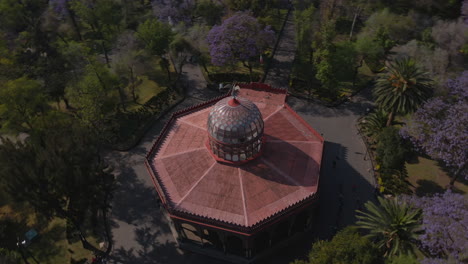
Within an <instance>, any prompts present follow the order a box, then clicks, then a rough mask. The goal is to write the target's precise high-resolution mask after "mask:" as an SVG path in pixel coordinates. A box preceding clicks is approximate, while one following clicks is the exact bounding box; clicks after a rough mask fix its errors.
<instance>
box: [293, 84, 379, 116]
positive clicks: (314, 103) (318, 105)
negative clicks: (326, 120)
mask: <svg viewBox="0 0 468 264" xmlns="http://www.w3.org/2000/svg"><path fill="white" fill-rule="evenodd" d="M369 91H370V89H369V88H366V89H364V90H362V91H361V92H359V93H358V94H356V95H354V96H353V97H352V98H351V99H350V100H351V101H347V102H343V103H342V104H340V105H338V106H336V107H331V106H325V105H324V103H323V102H321V101H318V100H316V99H310V100H303V99H299V98H296V97H293V96H288V98H287V103H288V104H289V105H290V106H291V107H292V108H293V109H294V110H296V111H297V112H303V113H307V115H310V116H318V117H343V116H350V115H358V116H362V115H365V114H366V113H367V109H372V108H374V105H373V103H372V101H371V95H370V94H369Z"/></svg>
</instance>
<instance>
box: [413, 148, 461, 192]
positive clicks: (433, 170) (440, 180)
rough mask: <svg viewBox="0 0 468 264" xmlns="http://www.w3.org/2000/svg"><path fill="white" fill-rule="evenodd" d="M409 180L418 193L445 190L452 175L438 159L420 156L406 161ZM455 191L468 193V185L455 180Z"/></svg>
mask: <svg viewBox="0 0 468 264" xmlns="http://www.w3.org/2000/svg"><path fill="white" fill-rule="evenodd" d="M406 170H407V171H408V180H409V182H410V183H411V184H412V185H413V186H414V187H412V189H413V191H414V192H415V193H416V194H417V195H424V194H426V195H427V194H433V193H438V192H443V191H444V190H445V189H446V186H447V185H448V184H449V182H450V177H449V176H448V175H447V173H446V172H445V171H444V170H443V169H442V168H441V167H440V166H439V165H438V163H437V161H434V160H430V159H427V158H424V157H420V156H418V157H417V158H415V160H414V161H412V162H410V163H406ZM454 186H455V188H454V189H455V191H458V192H460V193H462V194H467V193H468V185H467V184H465V183H462V182H460V181H457V182H455V185H454Z"/></svg>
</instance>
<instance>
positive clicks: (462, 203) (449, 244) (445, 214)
mask: <svg viewBox="0 0 468 264" xmlns="http://www.w3.org/2000/svg"><path fill="white" fill-rule="evenodd" d="M407 200H408V203H410V204H411V205H413V206H414V207H416V208H420V209H421V210H422V214H423V223H422V229H423V230H424V234H422V235H420V237H419V240H420V241H421V246H422V247H423V248H424V249H425V250H427V251H428V252H429V254H431V255H432V256H433V257H434V258H430V259H427V260H425V262H423V263H447V262H440V261H442V260H445V259H451V260H453V263H466V262H463V261H467V260H468V236H467V231H466V230H467V228H468V200H467V199H466V198H465V197H464V196H463V195H461V194H458V193H453V192H452V191H450V190H449V191H446V192H445V193H443V194H436V195H434V196H433V197H417V196H411V197H407Z"/></svg>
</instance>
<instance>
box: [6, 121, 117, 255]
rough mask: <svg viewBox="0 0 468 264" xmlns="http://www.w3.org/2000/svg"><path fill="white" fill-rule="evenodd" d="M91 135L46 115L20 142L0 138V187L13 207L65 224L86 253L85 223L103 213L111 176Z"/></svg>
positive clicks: (82, 129)
mask: <svg viewBox="0 0 468 264" xmlns="http://www.w3.org/2000/svg"><path fill="white" fill-rule="evenodd" d="M91 135H92V133H90V131H88V130H87V129H86V128H84V127H82V126H80V125H79V122H76V120H74V119H71V118H69V117H67V116H66V115H64V114H61V113H55V112H51V113H50V114H49V115H48V116H47V117H45V118H44V119H43V122H42V123H41V125H40V126H38V128H36V129H35V130H34V131H32V132H31V133H30V136H29V138H27V139H26V140H25V141H24V142H21V141H16V142H13V141H11V140H9V139H5V138H0V141H1V143H2V144H0V164H1V165H0V181H2V184H4V185H5V186H6V191H7V192H8V193H9V194H10V196H11V197H12V198H14V199H15V200H16V201H18V202H27V203H29V204H30V205H31V206H33V207H34V208H35V209H36V210H37V211H38V212H40V213H42V214H43V215H45V216H48V217H52V216H58V217H60V218H64V219H67V220H68V221H69V222H71V223H72V224H73V227H74V228H75V229H76V230H77V231H78V232H79V234H80V239H81V241H82V243H83V246H85V247H86V248H89V247H90V244H89V243H88V242H87V240H86V237H85V236H86V233H85V232H84V229H83V223H84V222H85V219H86V218H87V217H89V216H90V215H92V214H94V215H95V214H96V212H97V210H99V209H101V207H103V205H102V203H103V201H105V200H106V197H107V195H106V193H107V191H108V188H107V186H108V185H109V183H111V182H112V175H111V174H110V173H109V172H107V171H106V166H105V164H104V163H103V161H102V159H101V158H100V156H99V148H98V145H97V143H96V140H95V138H94V137H92V136H91Z"/></svg>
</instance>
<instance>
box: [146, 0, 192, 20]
mask: <svg viewBox="0 0 468 264" xmlns="http://www.w3.org/2000/svg"><path fill="white" fill-rule="evenodd" d="M151 4H152V6H153V12H154V14H155V16H157V17H158V19H159V20H161V21H162V22H164V23H169V24H171V25H174V24H178V23H179V22H184V23H186V24H191V23H192V15H191V14H192V12H193V10H194V9H195V7H196V3H195V1H193V0H181V1H171V0H155V1H153V2H152V3H151Z"/></svg>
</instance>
